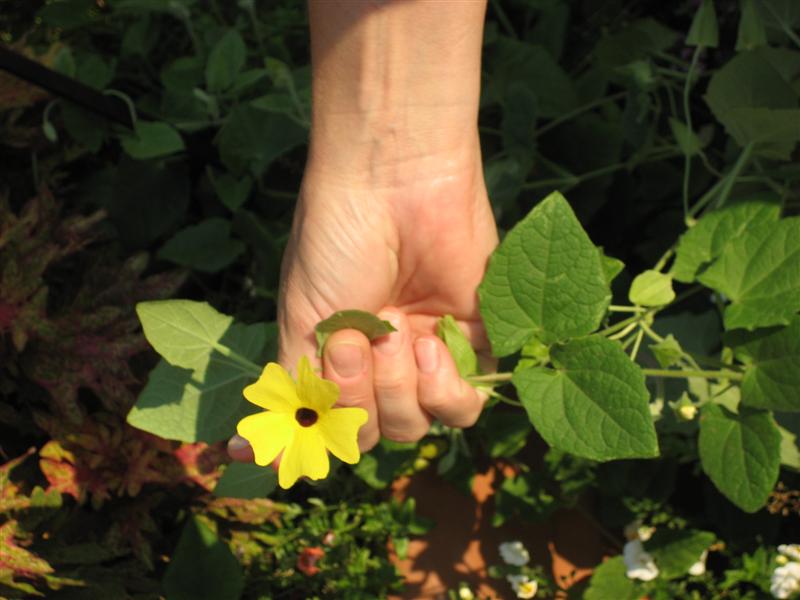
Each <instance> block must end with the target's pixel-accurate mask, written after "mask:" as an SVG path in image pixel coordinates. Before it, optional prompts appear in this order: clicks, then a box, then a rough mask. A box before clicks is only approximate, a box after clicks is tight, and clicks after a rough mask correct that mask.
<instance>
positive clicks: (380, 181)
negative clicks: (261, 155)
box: [229, 0, 498, 460]
mask: <svg viewBox="0 0 800 600" xmlns="http://www.w3.org/2000/svg"><path fill="white" fill-rule="evenodd" d="M485 10H486V2H485V0H385V1H382V2H381V1H373V0H310V2H309V20H310V29H311V48H312V83H313V86H312V89H313V98H312V100H313V103H312V105H313V109H312V127H311V139H310V146H309V156H308V162H307V165H306V170H305V174H304V177H303V183H302V186H301V190H300V195H299V198H298V203H297V209H296V212H295V218H294V224H293V227H292V232H291V236H290V241H289V244H288V247H287V250H286V253H285V255H284V259H283V272H282V277H281V287H280V294H279V302H278V323H279V325H280V331H281V338H280V352H279V357H278V360H279V362H280V363H281V364H282V365H283V366H284V367H286V368H287V369H290V370H294V368H295V367H296V365H297V362H298V359H299V357H300V356H301V355H303V354H305V355H307V356H309V357H314V356H315V353H316V344H315V341H314V336H313V329H314V326H315V325H316V323H317V322H319V321H320V320H322V319H325V318H326V317H328V316H330V315H331V314H332V313H333V312H335V311H337V310H342V309H349V308H359V309H363V310H367V311H370V312H374V313H377V314H378V315H379V316H381V317H382V318H384V319H387V320H389V321H391V322H392V323H393V324H394V326H395V327H396V328H397V329H398V331H397V332H395V333H392V334H390V335H388V336H384V337H382V338H379V339H377V340H374V341H373V342H372V343H370V341H369V340H368V339H367V338H366V337H365V336H364V335H363V334H362V333H360V332H359V331H356V330H343V331H339V332H337V333H335V334H334V335H332V336H331V337H330V339H329V341H328V343H327V344H326V346H325V352H324V355H323V358H322V361H321V365H320V366H321V368H322V373H323V375H324V377H326V378H328V379H331V380H332V381H334V382H336V383H337V384H338V385H339V387H340V389H341V396H340V400H339V403H338V404H339V405H340V406H360V407H362V408H364V409H366V410H367V412H368V413H369V420H368V422H367V424H366V425H365V426H364V427H362V429H361V431H360V433H359V447H360V449H361V450H362V451H367V450H369V449H370V448H372V447H373V446H374V445H375V444H376V443H377V442H378V441H379V439H380V437H381V435H382V436H384V437H386V438H389V439H391V440H396V441H416V440H419V439H420V438H421V437H423V436H424V435H425V434H426V433H427V431H428V429H429V427H430V424H431V422H432V420H433V419H438V420H440V421H441V422H442V423H444V424H445V425H449V426H452V427H469V426H470V425H472V424H474V423H475V421H476V420H477V418H478V416H479V414H480V411H481V408H482V406H483V403H484V401H485V396H484V395H483V394H481V393H479V392H477V391H476V390H475V389H474V388H473V387H472V386H471V385H470V384H469V383H467V382H466V381H464V380H462V379H461V378H460V377H459V375H458V372H457V370H456V367H455V364H454V363H453V360H452V358H451V357H450V355H449V353H448V351H447V348H446V347H445V345H444V344H443V342H442V341H441V340H440V339H439V338H438V337H437V336H436V335H435V323H436V320H437V319H438V318H439V317H440V316H442V315H444V314H452V315H453V316H454V317H455V318H456V319H457V321H458V322H459V324H460V325H461V327H462V329H463V330H464V332H465V333H466V334H467V335H468V336H469V338H470V340H471V342H472V345H473V347H475V348H476V349H477V351H478V352H479V353H482V354H484V355H485V356H487V357H488V355H489V347H488V342H487V339H486V332H485V330H484V328H483V325H482V323H481V320H480V315H479V312H478V299H477V295H476V288H477V286H478V284H479V283H480V280H481V278H482V276H483V273H484V270H485V268H486V262H487V260H488V257H489V255H490V254H491V252H492V250H493V249H494V248H495V246H496V245H497V241H498V240H497V230H496V226H495V222H494V218H493V215H492V211H491V207H490V205H489V201H488V197H487V193H486V187H485V184H484V180H483V167H482V162H481V153H480V146H479V140H478V128H477V121H478V97H479V87H480V52H481V42H482V35H483V19H484V13H485ZM229 452H230V453H231V455H232V457H233V458H235V459H238V460H252V450H251V449H250V447H249V445H247V444H246V442H245V441H244V440H243V439H242V438H239V437H238V436H236V437H234V438H233V439H232V440H231V443H230V444H229Z"/></svg>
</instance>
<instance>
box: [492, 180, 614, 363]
mask: <svg viewBox="0 0 800 600" xmlns="http://www.w3.org/2000/svg"><path fill="white" fill-rule="evenodd" d="M478 295H479V297H480V305H481V315H482V316H483V321H484V323H485V324H486V330H487V332H488V334H489V339H490V341H491V343H492V351H493V352H494V354H495V355H496V356H506V355H508V354H511V353H512V352H515V351H517V350H519V349H520V348H521V347H522V346H523V345H524V344H525V342H527V341H528V340H529V339H530V338H532V337H533V336H536V337H538V338H539V339H540V340H541V341H543V342H544V343H552V342H555V341H559V340H564V339H568V338H570V337H576V336H580V335H585V334H588V333H591V332H592V331H594V330H595V329H597V327H598V326H599V325H600V322H601V321H602V319H603V316H604V315H605V311H606V308H607V307H608V304H609V302H610V300H611V292H610V290H609V286H608V281H607V279H606V271H605V269H604V267H603V261H602V259H601V254H600V252H598V249H597V247H596V246H595V245H594V244H592V242H591V240H590V239H589V236H588V235H586V232H585V231H584V230H583V227H581V224H580V223H579V222H578V219H577V218H576V217H575V213H574V212H572V209H571V208H570V206H569V204H568V203H567V201H566V200H565V199H564V197H563V196H562V195H561V194H560V193H558V192H553V193H552V194H550V195H549V196H548V197H547V198H545V199H544V200H543V201H542V202H540V203H539V204H538V205H537V206H536V207H535V208H534V209H533V210H532V211H531V212H530V213H529V214H528V216H526V217H525V218H524V219H523V220H522V221H520V222H519V223H517V225H516V226H514V228H513V229H512V230H511V231H509V232H508V234H507V235H506V237H505V239H504V240H503V242H502V243H501V244H500V246H499V247H498V248H497V250H495V251H494V253H493V254H492V256H491V258H490V259H489V266H488V269H487V271H486V275H485V276H484V278H483V281H482V282H481V284H480V287H479V288H478Z"/></svg>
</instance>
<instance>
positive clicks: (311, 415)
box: [294, 408, 318, 427]
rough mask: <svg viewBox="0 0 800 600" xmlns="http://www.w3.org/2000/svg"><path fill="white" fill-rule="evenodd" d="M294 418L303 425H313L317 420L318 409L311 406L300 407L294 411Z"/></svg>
mask: <svg viewBox="0 0 800 600" xmlns="http://www.w3.org/2000/svg"><path fill="white" fill-rule="evenodd" d="M294 418H295V419H297V422H298V423H300V425H302V426H303V427H311V426H312V425H313V424H314V423H316V422H317V418H318V417H317V411H315V410H312V409H310V408H298V409H297V412H296V413H294Z"/></svg>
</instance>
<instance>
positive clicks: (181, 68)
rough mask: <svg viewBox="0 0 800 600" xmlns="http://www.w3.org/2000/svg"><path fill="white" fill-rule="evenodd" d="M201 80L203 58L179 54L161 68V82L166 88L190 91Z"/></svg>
mask: <svg viewBox="0 0 800 600" xmlns="http://www.w3.org/2000/svg"><path fill="white" fill-rule="evenodd" d="M201 81H203V60H202V59H201V58H200V57H199V56H181V57H180V58H177V59H175V60H174V61H172V62H171V63H169V64H168V65H166V66H165V67H164V68H163V69H161V83H163V84H164V87H166V88H168V89H174V90H179V91H183V92H190V91H192V89H194V88H195V87H197V86H198V85H200V82H201Z"/></svg>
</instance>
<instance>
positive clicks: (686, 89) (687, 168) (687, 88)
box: [683, 46, 703, 220]
mask: <svg viewBox="0 0 800 600" xmlns="http://www.w3.org/2000/svg"><path fill="white" fill-rule="evenodd" d="M702 50H703V47H702V46H697V48H695V49H694V53H693V54H692V62H691V64H690V65H689V70H688V71H687V73H686V82H685V83H684V85H683V116H684V118H685V119H686V129H687V130H688V131H689V136H690V137H691V136H692V135H694V131H693V130H692V112H691V110H690V107H689V94H690V92H691V91H692V76H693V75H694V70H695V68H696V67H697V61H698V60H699V58H700V52H701V51H702ZM691 173H692V157H691V156H690V155H689V154H688V153H687V154H686V155H685V156H684V160H683V218H684V220H688V218H689V178H690V176H691Z"/></svg>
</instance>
